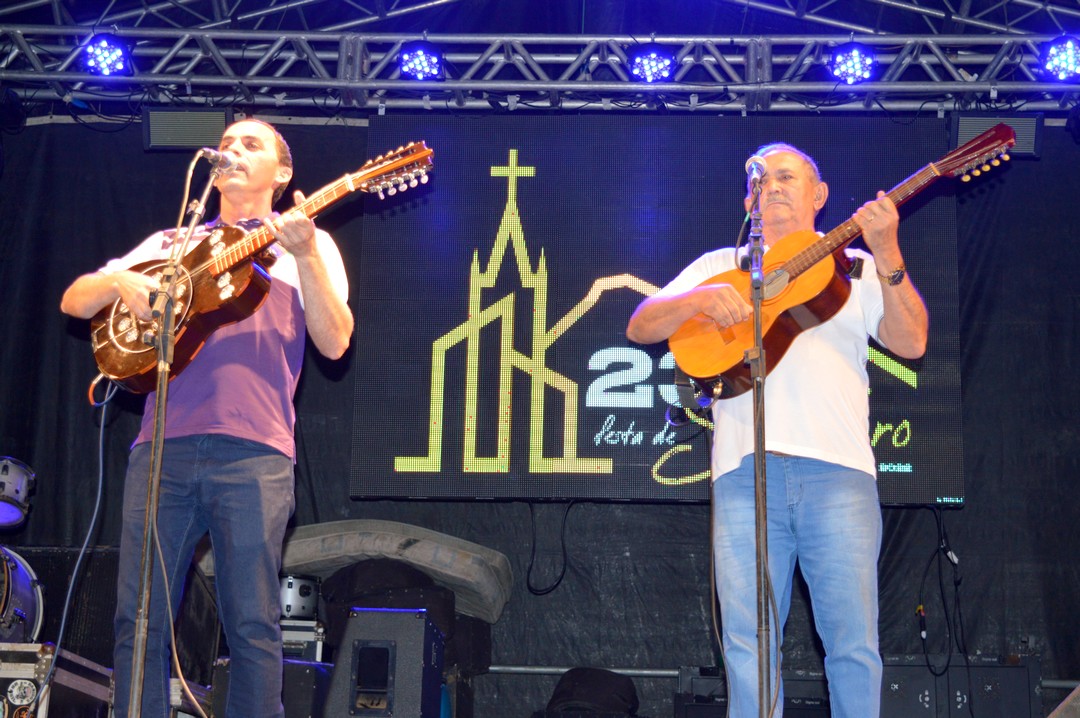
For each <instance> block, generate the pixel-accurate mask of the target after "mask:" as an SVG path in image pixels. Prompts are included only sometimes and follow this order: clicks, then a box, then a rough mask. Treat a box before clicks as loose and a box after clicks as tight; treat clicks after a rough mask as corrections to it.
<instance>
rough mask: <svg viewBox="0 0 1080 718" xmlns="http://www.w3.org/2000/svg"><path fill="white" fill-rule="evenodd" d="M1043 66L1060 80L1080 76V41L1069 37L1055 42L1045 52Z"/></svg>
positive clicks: (1060, 38)
mask: <svg viewBox="0 0 1080 718" xmlns="http://www.w3.org/2000/svg"><path fill="white" fill-rule="evenodd" d="M1042 65H1043V67H1044V68H1045V69H1046V71H1047V72H1049V73H1050V74H1052V75H1053V76H1054V77H1056V78H1057V79H1059V80H1068V79H1069V78H1070V77H1075V76H1077V75H1080V40H1077V39H1076V38H1075V37H1070V36H1068V35H1066V36H1064V37H1059V38H1058V39H1056V40H1054V41H1053V42H1052V43H1050V44H1049V45H1047V46H1046V49H1045V50H1044V51H1043V57H1042Z"/></svg>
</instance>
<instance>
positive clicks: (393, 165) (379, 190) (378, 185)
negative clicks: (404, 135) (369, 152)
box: [350, 140, 434, 199]
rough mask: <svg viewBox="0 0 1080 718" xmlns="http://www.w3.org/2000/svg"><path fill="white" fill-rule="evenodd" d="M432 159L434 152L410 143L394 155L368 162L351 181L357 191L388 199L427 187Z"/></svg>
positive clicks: (389, 154)
mask: <svg viewBox="0 0 1080 718" xmlns="http://www.w3.org/2000/svg"><path fill="white" fill-rule="evenodd" d="M433 155H434V152H433V151H432V150H431V148H429V147H428V146H427V144H425V143H424V142H423V141H422V140H421V141H420V142H410V143H409V144H407V145H405V146H404V147H398V148H397V149H396V150H394V151H393V152H387V153H386V154H385V155H379V156H378V157H376V158H375V159H371V160H368V161H367V162H365V163H364V166H363V167H361V168H360V170H359V171H358V172H355V173H353V174H352V175H351V176H350V179H351V182H352V184H353V185H354V186H355V188H356V189H359V190H361V191H363V192H371V193H373V194H377V195H379V199H385V197H386V195H395V194H397V193H398V192H404V191H405V190H407V189H409V188H410V187H416V186H417V185H420V184H427V181H428V172H430V171H431V169H432V167H433V166H434V163H433V162H432V156H433Z"/></svg>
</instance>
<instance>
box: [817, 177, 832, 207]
mask: <svg viewBox="0 0 1080 718" xmlns="http://www.w3.org/2000/svg"><path fill="white" fill-rule="evenodd" d="M827 199H829V185H827V184H825V183H824V182H818V186H817V187H815V188H814V209H815V210H817V209H821V208H822V207H824V206H825V200H827Z"/></svg>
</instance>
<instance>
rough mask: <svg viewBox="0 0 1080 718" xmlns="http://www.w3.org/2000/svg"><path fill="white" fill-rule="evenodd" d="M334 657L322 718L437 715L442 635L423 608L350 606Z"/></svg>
mask: <svg viewBox="0 0 1080 718" xmlns="http://www.w3.org/2000/svg"><path fill="white" fill-rule="evenodd" d="M336 656H337V658H336V661H335V664H334V672H333V674H332V676H331V678H330V695H329V697H328V699H327V703H326V713H325V718H350V717H351V716H364V717H372V718H375V717H386V718H389V717H390V716H415V717H416V718H439V714H440V710H441V704H442V668H443V637H442V634H441V633H440V632H439V629H437V628H436V627H435V624H434V623H432V622H431V620H430V619H429V618H428V616H427V611H424V610H416V609H393V608H382V609H378V608H370V609H368V608H365V609H361V608H354V609H352V610H351V611H349V619H348V623H347V624H346V626H345V634H344V636H343V638H342V641H341V644H340V645H339V646H338V650H337V654H336Z"/></svg>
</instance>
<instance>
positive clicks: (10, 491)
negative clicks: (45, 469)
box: [0, 456, 34, 527]
mask: <svg viewBox="0 0 1080 718" xmlns="http://www.w3.org/2000/svg"><path fill="white" fill-rule="evenodd" d="M33 490H34V472H33V471H31V469H30V467H29V466H27V465H26V464H24V463H23V462H21V461H18V460H16V459H13V458H11V457H10V456H0V527H4V526H18V525H19V524H21V523H22V522H23V520H24V519H25V518H26V512H27V511H28V510H29V509H30V494H31V492H33Z"/></svg>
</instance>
